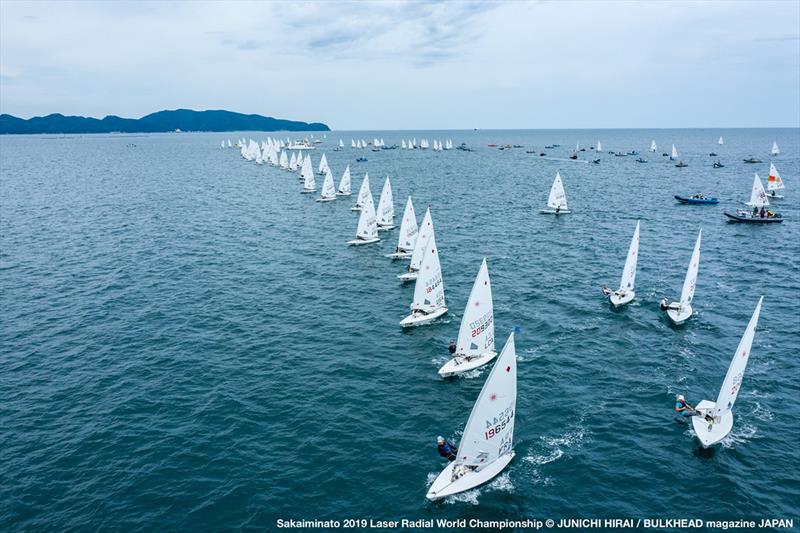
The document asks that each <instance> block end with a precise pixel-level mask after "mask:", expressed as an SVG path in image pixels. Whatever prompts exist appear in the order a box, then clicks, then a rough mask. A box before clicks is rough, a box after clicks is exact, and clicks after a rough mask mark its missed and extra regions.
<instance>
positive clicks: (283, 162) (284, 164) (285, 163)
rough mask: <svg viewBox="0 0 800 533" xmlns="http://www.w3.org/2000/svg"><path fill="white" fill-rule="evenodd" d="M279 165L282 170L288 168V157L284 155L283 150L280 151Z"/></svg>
mask: <svg viewBox="0 0 800 533" xmlns="http://www.w3.org/2000/svg"><path fill="white" fill-rule="evenodd" d="M280 164H281V168H283V169H287V168H289V156H287V155H286V151H285V150H281V158H280Z"/></svg>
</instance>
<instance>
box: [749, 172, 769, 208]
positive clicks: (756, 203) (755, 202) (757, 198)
mask: <svg viewBox="0 0 800 533" xmlns="http://www.w3.org/2000/svg"><path fill="white" fill-rule="evenodd" d="M744 205H746V206H748V207H759V208H760V207H769V200H768V199H767V193H766V192H765V191H764V185H762V184H761V178H760V177H758V174H756V175H755V178H753V189H752V191H751V192H750V201H749V202H745V204H744Z"/></svg>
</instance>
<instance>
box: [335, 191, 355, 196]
mask: <svg viewBox="0 0 800 533" xmlns="http://www.w3.org/2000/svg"><path fill="white" fill-rule="evenodd" d="M351 194H352V193H349V192H337V193H336V196H350V195H351Z"/></svg>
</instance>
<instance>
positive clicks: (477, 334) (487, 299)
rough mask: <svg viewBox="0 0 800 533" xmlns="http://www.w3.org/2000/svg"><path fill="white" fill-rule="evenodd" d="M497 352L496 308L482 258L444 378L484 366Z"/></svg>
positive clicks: (442, 369) (445, 367)
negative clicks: (495, 341) (495, 340)
mask: <svg viewBox="0 0 800 533" xmlns="http://www.w3.org/2000/svg"><path fill="white" fill-rule="evenodd" d="M496 355H497V352H495V351H494V306H493V305H492V284H491V281H490V280H489V267H488V266H486V258H485V257H484V258H483V262H482V263H481V268H480V269H479V270H478V276H477V277H476V278H475V283H473V285H472V291H471V292H470V293H469V300H467V307H466V309H464V316H463V317H462V318H461V327H460V328H459V330H458V341H457V342H456V353H455V355H454V356H453V358H452V359H450V360H449V361H448V362H447V363H445V364H444V366H442V368H440V369H439V375H440V376H442V377H443V378H446V377H450V376H455V375H456V374H460V373H462V372H467V371H468V370H472V369H474V368H478V367H480V366H483V365H485V364H486V363H488V362H489V361H491V360H492V359H494V358H495V356H496Z"/></svg>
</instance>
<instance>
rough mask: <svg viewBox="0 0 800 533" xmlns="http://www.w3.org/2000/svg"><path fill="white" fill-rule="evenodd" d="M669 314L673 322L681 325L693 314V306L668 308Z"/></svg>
mask: <svg viewBox="0 0 800 533" xmlns="http://www.w3.org/2000/svg"><path fill="white" fill-rule="evenodd" d="M667 316H668V317H669V319H670V320H672V323H673V324H675V325H676V326H680V325H681V324H683V323H684V322H686V321H687V320H689V317H691V316H692V306H691V305H687V306H685V307H683V306H682V307H679V308H678V309H674V308H670V309H667Z"/></svg>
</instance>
